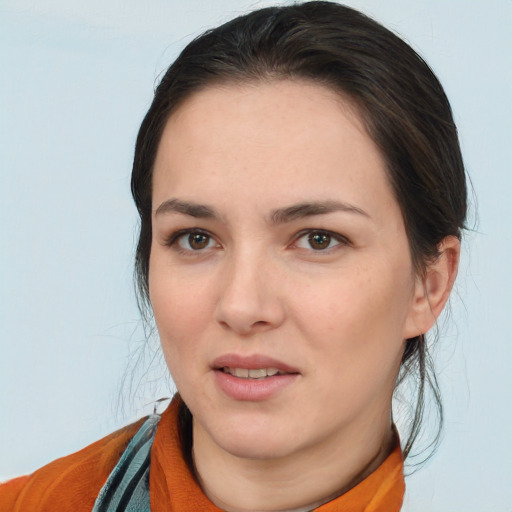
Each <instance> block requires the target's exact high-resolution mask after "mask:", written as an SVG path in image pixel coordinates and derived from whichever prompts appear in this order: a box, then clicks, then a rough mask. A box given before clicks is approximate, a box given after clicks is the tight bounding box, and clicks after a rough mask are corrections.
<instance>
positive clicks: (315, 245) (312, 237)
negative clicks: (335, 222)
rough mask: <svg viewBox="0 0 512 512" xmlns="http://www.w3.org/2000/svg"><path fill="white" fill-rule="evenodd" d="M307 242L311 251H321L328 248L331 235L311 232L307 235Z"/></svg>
mask: <svg viewBox="0 0 512 512" xmlns="http://www.w3.org/2000/svg"><path fill="white" fill-rule="evenodd" d="M308 242H309V245H310V246H311V248H312V249H314V250H315V251H321V250H322V249H326V248H327V247H329V245H330V243H331V235H329V234H327V233H318V232H316V233H315V232H313V233H310V234H309V235H308Z"/></svg>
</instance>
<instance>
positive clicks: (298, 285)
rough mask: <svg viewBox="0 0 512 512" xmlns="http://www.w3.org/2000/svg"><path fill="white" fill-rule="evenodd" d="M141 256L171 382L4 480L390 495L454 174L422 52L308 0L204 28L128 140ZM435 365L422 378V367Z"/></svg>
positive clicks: (253, 502) (437, 296)
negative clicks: (127, 414)
mask: <svg viewBox="0 0 512 512" xmlns="http://www.w3.org/2000/svg"><path fill="white" fill-rule="evenodd" d="M132 192H133V196H134V199H135V202H136V205H137V208H138V211H139V214H140V217H141V230H140V238H139V243H138V247H137V255H136V269H137V276H138V284H139V288H140V292H141V296H142V300H143V303H144V302H145V304H146V305H147V306H150V307H151V309H152V312H153V314H154V317H155V321H156V324H157V327H158V331H159V335H160V339H161V343H162V349H163V352H164V355H165V358H166V361H167V364H168V367H169V370H170V372H171V375H172V377H173V380H174V381H175V383H176V386H177V388H178V390H179V396H177V397H175V399H174V400H173V402H172V404H171V406H170V407H169V408H168V409H167V411H165V412H164V413H163V415H162V417H161V418H160V416H158V415H153V416H150V417H149V418H148V419H147V420H146V421H144V422H139V423H137V424H135V425H132V426H130V427H127V428H126V429H124V430H123V431H120V432H117V433H114V434H112V435H111V436H109V437H108V438H106V439H104V440H101V441H99V442H98V443H95V444H94V445H91V446H89V447H87V448H85V449H84V450H82V452H78V453H77V454H74V455H71V456H69V457H66V458H64V459H60V460H58V461H56V462H54V463H52V464H50V465H49V466H46V467H45V468H42V469H41V470H39V471H38V472H36V473H34V474H33V475H31V476H29V477H22V478H20V479H16V480H14V481H11V482H10V483H8V484H6V485H4V486H3V487H2V488H0V503H5V504H6V506H7V508H8V509H14V510H46V509H48V510H50V509H52V510H97V511H100V510H149V507H151V510H153V511H158V510H219V509H221V510H229V511H245V510H297V511H298V510H301V511H302V510H313V509H318V510H325V511H329V510H361V511H362V510H366V511H376V510H382V511H384V510H385V511H393V510H399V509H400V507H401V503H402V498H403V492H404V483H403V474H402V465H403V456H402V452H401V448H400V443H399V440H398V436H397V433H396V429H395V428H394V426H393V420H392V411H391V402H392V396H393V393H394V390H395V387H396V385H397V382H400V381H401V380H402V379H403V378H405V377H406V376H407V375H408V374H414V373H415V372H416V374H417V379H418V382H419V384H418V385H419V394H418V402H417V404H418V405H417V411H416V416H415V418H414V421H413V422H412V424H411V428H410V431H411V432H410V437H409V438H408V439H405V440H404V448H403V455H404V456H407V454H408V453H409V451H410V448H411V446H412V443H413V442H414V439H415V436H416V434H417V431H418V428H419V423H420V419H421V413H422V408H421V406H422V405H421V404H422V398H423V391H424V386H425V383H428V382H432V377H431V376H430V375H429V374H428V367H427V366H428V365H427V363H428V354H427V348H426V341H425V333H426V332H427V331H428V330H429V329H430V328H431V327H432V326H433V325H434V324H435V322H436V319H437V318H438V316H439V314H440V313H441V311H442V309H443V307H444V305H445V304H446V301H447V299H448V297H449V294H450V291H451V289H452V286H453V282H454V279H455V276H456V273H457V266H458V260H459V253H460V242H459V240H460V232H461V229H462V228H463V224H464V218H465V213H466V187H465V177H464V168H463V164H462V159H461V155H460V150H459V145H458V140H457V133H456V128H455V125H454V123H453V119H452V116H451V111H450V107H449V104H448V101H447V99H446V97H445V95H444V92H443V90H442V88H441V86H440V84H439V82H438V81H437V79H436V77H435V76H434V75H433V73H432V72H431V70H430V69H429V68H428V66H427V65H426V64H425V63H424V62H423V61H422V60H421V58H420V57H418V56H417V55H416V54H415V53H414V51H413V50H412V49H411V48H410V47H409V46H407V45H406V44H405V43H404V42H403V41H401V40H400V39H399V38H397V37H396V36H395V35H393V34H392V33H390V32H389V31H387V30H386V29H384V28H383V27H382V26H380V25H378V24H377V23H375V22H374V21H372V20H370V19H368V18H366V17H365V16H363V15H361V14H360V13H358V12H356V11H354V10H352V9H349V8H346V7H343V6H339V5H337V4H332V3H326V2H311V3H306V4H302V5H297V6H290V7H281V8H269V9H262V10H260V11H255V12H254V13H252V14H250V15H247V16H243V17H240V18H237V19H235V20H233V21H231V22H229V23H227V24H226V25H223V26H221V27H219V28H217V29H215V30H212V31H210V32H207V33H205V34H204V35H203V36H201V37H199V38H198V39H196V40H195V41H193V42H192V43H190V44H189V45H188V46H187V48H186V49H185V50H184V51H183V53H182V54H181V55H180V57H179V58H178V59H177V61H176V62H175V63H174V64H173V65H172V66H171V67H170V68H169V70H168V71H167V73H166V74H165V76H164V77H163V79H162V81H161V83H160V85H159V87H158V88H157V90H156V93H155V98H154V100H153V104H152V105H151V107H150V109H149V111H148V113H147V115H146V117H145V119H144V121H143V123H142V126H141V129H140V132H139V136H138V139H137V145H136V151H135V158H134V166H133V173H132ZM434 382H435V381H434Z"/></svg>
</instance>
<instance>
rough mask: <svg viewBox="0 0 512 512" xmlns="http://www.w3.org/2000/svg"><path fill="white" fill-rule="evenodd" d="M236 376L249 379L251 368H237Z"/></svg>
mask: <svg viewBox="0 0 512 512" xmlns="http://www.w3.org/2000/svg"><path fill="white" fill-rule="evenodd" d="M233 375H234V376H235V377H242V379H247V377H249V370H248V369H247V368H235V373H233Z"/></svg>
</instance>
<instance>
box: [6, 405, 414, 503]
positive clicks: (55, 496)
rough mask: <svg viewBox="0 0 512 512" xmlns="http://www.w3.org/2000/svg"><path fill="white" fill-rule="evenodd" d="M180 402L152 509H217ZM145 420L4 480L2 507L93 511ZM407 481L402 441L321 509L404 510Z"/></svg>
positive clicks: (159, 465) (158, 463)
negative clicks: (182, 421)
mask: <svg viewBox="0 0 512 512" xmlns="http://www.w3.org/2000/svg"><path fill="white" fill-rule="evenodd" d="M177 415H178V401H177V400H173V402H172V403H171V405H170V406H169V407H168V409H167V410H166V411H165V412H164V413H163V415H162V419H161V420H160V423H159V425H158V428H157V432H156V436H155V440H154V443H153V446H152V449H151V471H150V481H149V485H150V500H151V511H152V512H198V511H201V512H214V511H215V512H217V511H220V510H221V509H219V508H218V507H216V506H215V505H213V503H212V502H211V501H210V500H209V499H208V498H207V497H206V496H205V495H204V494H203V492H202V491H201V488H200V487H199V485H198V484H197V482H196V481H195V479H194V477H193V476H192V474H191V473H190V471H189V469H188V466H187V464H186V462H185V460H184V459H183V456H182V451H181V446H180V443H179V438H178V429H177ZM142 422H143V420H141V421H139V422H137V423H134V424H133V425H130V426H128V427H125V428H123V429H121V430H119V431H117V432H114V433H113V434H111V435H109V436H107V437H105V438H104V439H101V440H100V441H97V442H96V443H94V444H91V445H90V446H87V447H86V448H84V449H83V450H80V451H79V452H77V453H74V454H72V455H68V456H67V457H63V458H61V459H58V460H56V461H54V462H52V463H50V464H48V465H47V466H44V467H43V468H41V469H39V470H37V471H36V472H35V473H33V474H32V475H29V476H23V477H19V478H15V479H14V480H10V481H9V482H7V483H5V484H3V485H0V510H1V511H2V512H11V511H12V512H56V511H58V512H67V511H69V512H90V511H91V510H92V507H93V505H94V501H95V500H96V497H97V496H98V493H99V491H100V489H101V487H102V486H103V484H104V483H105V481H106V480H107V477H108V475H109V474H110V472H111V471H112V469H113V468H114V466H115V465H116V463H117V462H118V460H119V457H120V456H121V454H122V452H123V451H124V449H125V448H126V445H127V444H128V442H129V441H130V439H131V438H132V437H133V436H134V435H135V433H136V432H137V430H138V429H139V427H140V426H141V424H142ZM404 490H405V486H404V479H403V460H402V454H401V452H400V447H399V446H397V447H396V448H395V450H394V451H393V452H392V453H391V454H390V455H389V457H388V458H387V459H386V460H385V461H384V462H383V463H382V464H381V466H380V467H379V468H378V469H377V470H376V471H374V472H373V473H372V474H371V475H369V476H368V477H367V478H366V479H365V480H363V481H362V482H360V483H359V484H358V485H356V486H355V487H353V488H352V489H351V490H350V491H348V492H346V493H345V494H343V495H342V496H340V497H338V498H336V499H334V500H332V501H330V502H329V503H326V504H325V505H322V506H321V507H319V508H317V509H316V510H317V512H398V511H399V510H400V508H401V505H402V499H403V494H404Z"/></svg>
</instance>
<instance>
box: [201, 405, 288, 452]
mask: <svg viewBox="0 0 512 512" xmlns="http://www.w3.org/2000/svg"><path fill="white" fill-rule="evenodd" d="M226 419H227V421H225V422H224V421H223V422H218V423H217V422H216V424H215V425H214V426H213V427H212V428H209V429H206V430H205V433H206V434H207V435H208V436H209V437H210V439H211V440H212V441H213V442H214V443H215V444H216V445H217V446H218V447H219V448H220V449H221V450H223V451H225V452H227V453H229V454H231V455H233V456H235V457H240V458H246V459H256V460H268V459H276V458H281V457H286V455H288V454H290V453H293V452H294V451H295V450H297V449H298V443H297V441H298V439H297V432H296V431H293V430H295V429H293V430H288V429H286V428H285V427H284V426H281V428H280V427H279V424H278V422H277V421H276V419H275V418H274V420H273V421H271V420H269V419H268V418H260V419H258V418H257V417H255V415H254V414H252V415H251V417H250V418H244V420H241V419H240V418H229V416H228V417H227V418H226Z"/></svg>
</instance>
